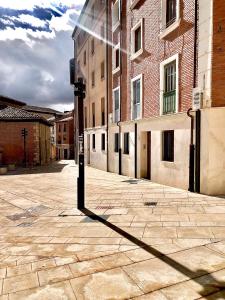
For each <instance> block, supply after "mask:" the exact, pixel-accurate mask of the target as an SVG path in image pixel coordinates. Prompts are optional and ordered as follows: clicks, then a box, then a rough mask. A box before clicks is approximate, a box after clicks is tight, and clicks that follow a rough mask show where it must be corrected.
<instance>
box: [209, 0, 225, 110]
mask: <svg viewBox="0 0 225 300" xmlns="http://www.w3.org/2000/svg"><path fill="white" fill-rule="evenodd" d="M224 70H225V2H224V0H214V1H213V58H212V106H225V72H224Z"/></svg>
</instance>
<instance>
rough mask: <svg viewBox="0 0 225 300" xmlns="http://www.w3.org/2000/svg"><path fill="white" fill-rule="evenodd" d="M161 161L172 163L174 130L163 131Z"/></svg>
mask: <svg viewBox="0 0 225 300" xmlns="http://www.w3.org/2000/svg"><path fill="white" fill-rule="evenodd" d="M162 147H163V148H162V160H164V161H170V162H173V161H174V130H165V131H163V133H162Z"/></svg>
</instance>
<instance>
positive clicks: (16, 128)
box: [0, 122, 37, 165]
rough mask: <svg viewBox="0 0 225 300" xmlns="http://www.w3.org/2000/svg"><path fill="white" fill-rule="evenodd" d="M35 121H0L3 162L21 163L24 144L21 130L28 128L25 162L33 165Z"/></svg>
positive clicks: (0, 145)
mask: <svg viewBox="0 0 225 300" xmlns="http://www.w3.org/2000/svg"><path fill="white" fill-rule="evenodd" d="M34 126H35V123H32V122H0V148H1V147H2V148H3V164H9V163H16V164H17V165H22V163H23V158H24V146H23V145H24V144H23V137H22V136H21V130H22V129H23V128H26V129H28V136H27V143H26V144H27V146H26V150H27V162H28V163H29V165H33V162H34V159H35V152H36V151H37V142H36V141H35V139H34V135H35V129H34Z"/></svg>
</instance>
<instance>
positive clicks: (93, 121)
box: [92, 103, 95, 127]
mask: <svg viewBox="0 0 225 300" xmlns="http://www.w3.org/2000/svg"><path fill="white" fill-rule="evenodd" d="M92 127H95V103H92Z"/></svg>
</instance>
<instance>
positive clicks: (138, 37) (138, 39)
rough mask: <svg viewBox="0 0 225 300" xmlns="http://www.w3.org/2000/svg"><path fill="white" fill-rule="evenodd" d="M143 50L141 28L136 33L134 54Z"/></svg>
mask: <svg viewBox="0 0 225 300" xmlns="http://www.w3.org/2000/svg"><path fill="white" fill-rule="evenodd" d="M140 49H141V26H139V27H138V28H137V29H136V30H135V31H134V52H138V51H139V50H140Z"/></svg>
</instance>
